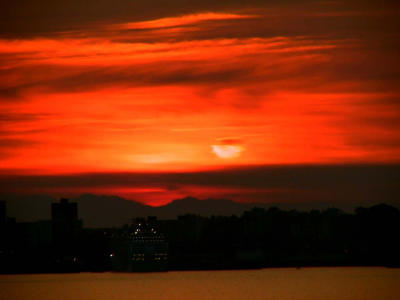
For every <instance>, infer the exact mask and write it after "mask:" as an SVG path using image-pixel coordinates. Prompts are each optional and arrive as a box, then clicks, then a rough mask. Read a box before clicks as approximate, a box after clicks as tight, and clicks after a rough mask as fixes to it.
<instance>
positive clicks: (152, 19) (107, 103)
mask: <svg viewBox="0 0 400 300" xmlns="http://www.w3.org/2000/svg"><path fill="white" fill-rule="evenodd" d="M399 8H400V5H399V4H398V3H397V1H391V0H387V1H359V0H350V1H308V0H297V1H295V0H281V1H279V0H271V1H260V0H253V1H237V0H225V1H208V0H206V1H191V0H189V1H181V0H171V1H164V0H155V1H132V0H115V1H107V0H97V1H94V0H88V1H80V0H79V1H78V0H69V1H64V0H62V1H50V0H40V1H37V0H36V1H33V0H26V1H23V3H21V1H9V2H5V1H4V2H2V3H0V187H1V190H2V191H1V192H0V193H2V194H32V193H39V194H51V195H54V196H73V195H78V194H80V193H85V192H90V193H97V194H109V195H119V196H123V197H126V198H128V199H131V200H135V201H139V202H142V203H146V204H149V205H161V204H165V203H168V202H169V201H171V200H173V199H174V198H177V197H184V196H187V195H191V196H197V197H203V198H206V197H219V198H221V197H222V198H231V199H234V200H235V201H241V202H276V201H278V202H279V201H283V202H288V201H289V202H290V201H318V199H322V198H323V199H329V201H331V202H332V203H333V204H334V203H339V202H340V201H350V200H348V198H349V195H351V198H352V199H354V197H355V198H356V199H358V200H357V201H359V202H362V201H363V199H364V200H365V199H369V200H368V201H380V200H382V197H381V195H382V191H383V192H384V194H385V195H386V196H387V197H383V199H392V198H397V199H399V198H400V197H399V195H400V191H399V188H398V184H397V183H396V182H397V179H398V178H399V176H398V174H399V172H398V171H399V167H398V166H399V163H400V99H399V97H400V84H399V79H400V55H399V53H400V31H399V29H398V28H400V21H399V20H400V18H399V17H400V9H399ZM321 170H323V171H321ZM399 182H400V181H399ZM365 186H368V188H367V189H366V188H365ZM351 187H357V188H356V189H355V190H352V188H351ZM351 190H352V192H350V191H351ZM371 191H373V192H371ZM346 195H347V196H346ZM357 195H358V196H357ZM365 201H366V200H365Z"/></svg>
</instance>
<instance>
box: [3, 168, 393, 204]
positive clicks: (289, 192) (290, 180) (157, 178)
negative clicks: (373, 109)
mask: <svg viewBox="0 0 400 300" xmlns="http://www.w3.org/2000/svg"><path fill="white" fill-rule="evenodd" d="M399 182H400V166H399V165H314V166H311V165H303V166H259V167H246V168H231V169H225V170H215V171H205V172H180V173H179V172H178V173H177V172H174V173H92V174H75V175H46V176H44V175H15V174H14V175H12V174H9V175H7V174H3V175H1V176H0V190H1V191H2V193H3V194H18V193H24V194H26V193H30V192H34V191H38V190H39V191H41V192H43V193H46V192H47V193H50V194H51V193H54V191H57V194H60V193H62V192H63V191H64V192H65V193H70V192H71V190H74V189H76V190H79V191H81V192H84V191H85V189H88V190H89V189H91V188H105V189H110V188H115V189H116V190H118V188H143V187H159V188H163V189H165V190H166V192H165V197H166V198H168V197H169V196H168V190H169V189H170V187H172V191H176V190H184V191H188V192H190V190H191V189H192V190H196V188H199V187H200V188H206V189H207V188H210V194H211V193H212V189H214V188H217V189H219V190H221V189H222V190H224V189H228V192H227V195H228V196H229V195H232V194H230V193H232V192H229V189H233V190H234V191H235V194H236V196H237V197H236V200H239V201H254V202H273V201H278V202H286V203H287V202H300V203H301V202H302V201H308V202H309V201H315V202H318V201H320V202H328V203H332V205H334V204H335V203H352V204H354V203H356V204H363V203H371V202H388V203H397V204H400V203H399V202H398V201H399V199H400V198H399V196H400V186H399V184H398V183H399ZM22 191H23V192H22ZM249 195H250V196H249ZM171 200H172V199H171Z"/></svg>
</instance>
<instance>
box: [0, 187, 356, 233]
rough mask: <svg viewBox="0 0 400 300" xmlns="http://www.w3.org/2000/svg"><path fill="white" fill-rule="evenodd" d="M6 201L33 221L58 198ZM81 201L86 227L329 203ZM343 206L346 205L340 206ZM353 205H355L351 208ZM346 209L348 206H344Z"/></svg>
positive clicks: (45, 215) (86, 197) (11, 211)
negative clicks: (154, 218) (153, 217)
mask: <svg viewBox="0 0 400 300" xmlns="http://www.w3.org/2000/svg"><path fill="white" fill-rule="evenodd" d="M0 200H5V201H6V202H7V215H8V216H9V217H14V218H16V220H17V221H18V222H32V221H37V220H49V219H50V206H51V203H52V202H57V198H55V197H51V196H39V195H33V196H13V197H1V199H0ZM71 200H72V201H74V202H77V203H78V211H79V218H81V219H83V224H84V227H97V228H99V227H118V226H121V225H123V224H128V223H130V221H131V219H132V218H136V217H146V216H157V217H158V218H159V219H175V218H176V217H177V216H178V215H184V214H195V215H201V216H204V217H209V216H212V215H218V216H231V215H237V216H239V215H241V214H242V213H243V212H244V211H246V210H250V209H252V208H253V207H261V208H268V207H271V206H277V207H279V208H281V209H300V210H302V209H304V210H307V209H311V208H312V209H326V208H328V207H331V206H332V205H329V204H328V203H322V202H321V203H297V204H293V203H292V204H288V203H286V204H285V203H238V202H234V201H232V200H228V199H211V198H209V199H198V198H194V197H185V198H181V199H176V200H173V201H172V202H170V203H168V204H166V205H163V206H159V207H152V206H149V205H145V204H142V203H139V202H135V201H132V200H127V199H124V198H121V197H118V196H108V195H93V194H83V195H81V196H79V197H76V198H72V199H71ZM341 208H342V209H343V207H341ZM353 208H354V206H353V207H352V209H353ZM344 209H346V208H344Z"/></svg>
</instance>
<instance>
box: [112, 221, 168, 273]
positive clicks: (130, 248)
mask: <svg viewBox="0 0 400 300" xmlns="http://www.w3.org/2000/svg"><path fill="white" fill-rule="evenodd" d="M111 251H112V252H111V254H110V258H111V266H112V269H113V270H114V271H122V272H161V271H167V270H168V241H167V239H166V238H165V236H164V235H163V234H162V233H161V232H159V230H158V229H157V226H156V219H155V218H151V217H149V218H148V219H147V220H145V219H137V220H136V222H134V224H133V225H132V226H131V227H130V228H129V230H127V231H125V232H122V233H120V234H119V235H117V236H115V237H114V238H113V239H112V242H111Z"/></svg>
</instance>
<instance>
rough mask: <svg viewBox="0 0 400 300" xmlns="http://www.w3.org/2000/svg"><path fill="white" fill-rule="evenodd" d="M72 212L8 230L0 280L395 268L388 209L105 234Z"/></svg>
mask: <svg viewBox="0 0 400 300" xmlns="http://www.w3.org/2000/svg"><path fill="white" fill-rule="evenodd" d="M77 209H78V208H77V204H76V203H70V202H68V201H67V200H65V199H64V200H63V201H61V202H60V203H54V204H53V206H52V220H49V221H40V222H33V223H17V222H11V221H9V220H8V221H7V222H5V223H4V224H3V227H2V244H1V248H0V266H1V269H0V273H63V272H64V273H65V272H107V271H125V272H135V271H138V272H146V271H168V270H169V271H171V270H229V269H257V268H267V267H268V268H271V267H303V266H389V267H398V266H400V255H399V253H400V239H399V238H398V237H399V233H400V212H399V210H398V209H397V208H395V207H392V206H388V205H385V204H381V205H376V206H372V207H370V208H361V207H360V208H357V209H356V210H355V212H354V213H353V214H348V213H344V212H342V211H340V210H337V209H334V208H331V209H328V210H325V211H318V210H312V211H309V212H299V211H282V210H279V209H277V208H270V209H267V210H266V209H262V208H254V209H252V210H250V211H246V212H245V213H244V214H243V215H242V216H240V217H237V216H231V217H209V218H205V217H201V216H196V215H184V216H180V217H178V219H175V220H157V219H156V218H155V217H149V218H148V219H135V220H133V222H132V224H129V225H125V226H123V227H122V228H103V229H85V228H82V221H81V220H79V219H78V214H77Z"/></svg>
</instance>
